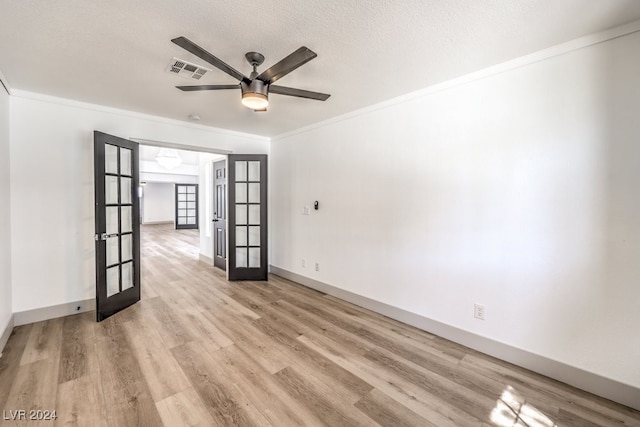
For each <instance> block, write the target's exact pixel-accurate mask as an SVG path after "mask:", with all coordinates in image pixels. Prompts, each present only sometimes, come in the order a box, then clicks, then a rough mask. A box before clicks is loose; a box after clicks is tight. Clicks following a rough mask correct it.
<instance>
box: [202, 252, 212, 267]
mask: <svg viewBox="0 0 640 427" xmlns="http://www.w3.org/2000/svg"><path fill="white" fill-rule="evenodd" d="M198 260H199V261H202V262H206V263H207V264H209V265H213V258H210V257H208V256H206V255H203V254H198Z"/></svg>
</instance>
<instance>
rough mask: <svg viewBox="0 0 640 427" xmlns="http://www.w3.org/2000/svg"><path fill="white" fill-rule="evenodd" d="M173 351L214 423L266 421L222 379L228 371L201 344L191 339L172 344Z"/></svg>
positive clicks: (233, 424)
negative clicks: (180, 343)
mask: <svg viewBox="0 0 640 427" xmlns="http://www.w3.org/2000/svg"><path fill="white" fill-rule="evenodd" d="M171 351H172V353H173V354H174V356H175V358H176V360H177V361H178V363H180V366H181V367H182V369H183V371H184V372H185V374H186V375H187V377H188V378H189V380H190V381H191V384H192V386H193V388H194V389H195V390H196V391H197V393H198V395H199V396H200V398H201V399H202V401H203V402H204V404H205V405H206V407H207V409H208V411H209V414H210V415H211V416H212V418H213V419H214V421H215V423H216V425H229V426H238V425H242V426H253V425H256V426H257V425H266V424H268V422H267V420H266V418H265V417H264V416H263V415H262V414H261V413H260V411H259V410H258V409H256V407H255V406H254V405H251V404H249V403H248V402H247V399H246V397H245V396H243V395H241V393H240V391H239V390H238V389H237V388H236V387H235V386H234V384H233V382H229V381H225V379H227V378H228V374H227V373H226V372H224V371H223V370H222V368H221V367H220V366H218V365H217V364H216V363H215V361H214V360H213V359H212V358H211V356H210V355H209V353H208V352H207V351H206V349H205V348H204V347H202V346H201V345H200V344H199V343H197V342H191V343H188V344H184V345H181V346H178V347H175V348H173V349H172V350H171Z"/></svg>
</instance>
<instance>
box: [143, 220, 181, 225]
mask: <svg viewBox="0 0 640 427" xmlns="http://www.w3.org/2000/svg"><path fill="white" fill-rule="evenodd" d="M160 224H173V221H147V222H143V223H141V224H140V225H160Z"/></svg>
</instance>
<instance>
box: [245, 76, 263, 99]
mask: <svg viewBox="0 0 640 427" xmlns="http://www.w3.org/2000/svg"><path fill="white" fill-rule="evenodd" d="M240 89H242V95H243V96H244V94H245V93H257V94H260V95H263V96H264V97H267V96H268V94H269V85H267V84H266V83H265V82H263V81H262V80H259V79H253V80H251V83H246V82H244V81H242V82H240Z"/></svg>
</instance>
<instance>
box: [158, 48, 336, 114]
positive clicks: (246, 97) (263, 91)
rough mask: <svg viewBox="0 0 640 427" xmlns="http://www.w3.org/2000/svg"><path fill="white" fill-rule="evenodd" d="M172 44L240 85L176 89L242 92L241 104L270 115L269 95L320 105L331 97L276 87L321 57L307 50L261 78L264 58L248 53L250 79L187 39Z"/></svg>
mask: <svg viewBox="0 0 640 427" xmlns="http://www.w3.org/2000/svg"><path fill="white" fill-rule="evenodd" d="M171 41H172V42H173V43H175V44H177V45H178V46H180V47H181V48H183V49H185V50H186V51H188V52H191V53H192V54H194V55H196V56H197V57H199V58H200V59H203V60H204V61H206V62H208V63H209V64H211V65H213V66H214V67H216V68H218V69H220V70H222V71H224V72H225V73H227V74H229V75H230V76H231V77H233V78H235V79H237V80H239V81H240V83H239V84H234V85H198V86H176V87H177V88H178V89H180V90H183V91H199V90H225V89H238V88H240V90H241V91H242V104H243V105H245V106H246V107H249V108H251V109H252V110H254V111H267V106H268V105H269V93H276V94H278V95H287V96H296V97H298V98H307V99H315V100H318V101H326V100H327V98H329V96H331V95H328V94H326V93H319V92H311V91H308V90H302V89H294V88H290V87H285V86H276V85H274V84H273V83H274V82H275V81H276V80H278V79H280V78H282V77H284V76H286V75H287V74H289V73H290V72H292V71H293V70H295V69H296V68H298V67H300V66H301V65H304V64H306V63H307V62H309V61H311V60H312V59H313V58H315V57H316V56H318V55H316V53H315V52H313V51H312V50H311V49H308V48H306V47H304V46H303V47H301V48H299V49H298V50H296V51H295V52H293V53H291V54H290V55H289V56H287V57H285V58H284V59H282V60H281V61H280V62H278V63H276V64H275V65H273V66H271V67H270V68H268V69H266V70H264V71H263V72H261V73H260V74H258V71H257V70H256V68H257V67H258V66H259V65H261V64H262V62H264V56H263V55H262V54H260V53H258V52H247V53H246V54H245V58H246V59H247V61H248V62H249V64H251V66H252V67H253V71H252V72H251V74H250V75H249V77H247V76H245V75H244V74H242V73H241V72H239V71H238V70H236V69H234V68H233V67H231V66H230V65H228V64H226V63H225V62H223V61H222V60H221V59H219V58H216V57H215V56H213V55H212V54H210V53H209V52H207V51H206V50H204V49H203V48H201V47H200V46H198V45H197V44H195V43H193V42H192V41H191V40H189V39H187V38H186V37H177V38H175V39H172V40H171Z"/></svg>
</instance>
